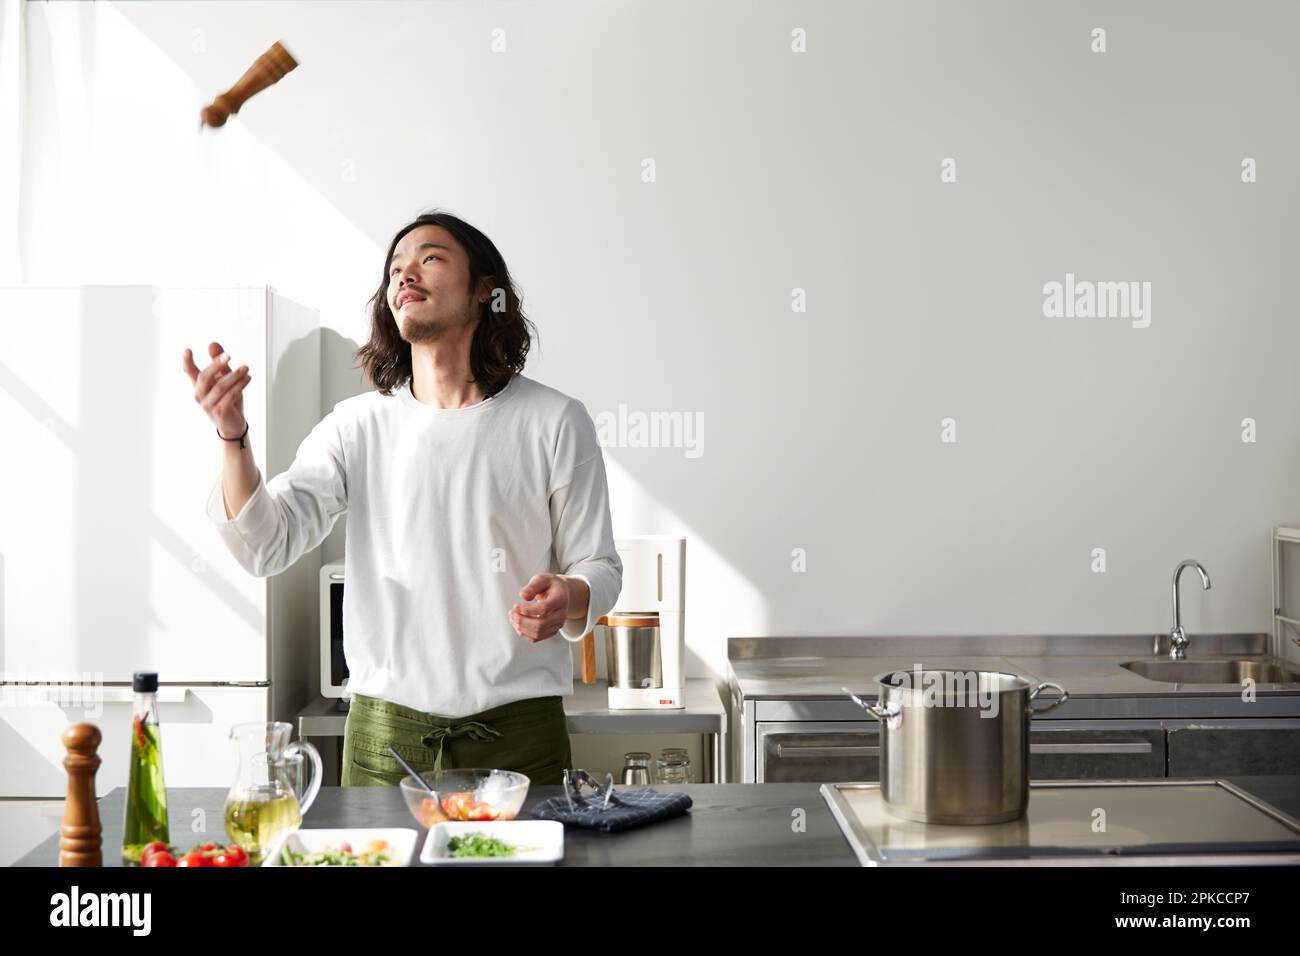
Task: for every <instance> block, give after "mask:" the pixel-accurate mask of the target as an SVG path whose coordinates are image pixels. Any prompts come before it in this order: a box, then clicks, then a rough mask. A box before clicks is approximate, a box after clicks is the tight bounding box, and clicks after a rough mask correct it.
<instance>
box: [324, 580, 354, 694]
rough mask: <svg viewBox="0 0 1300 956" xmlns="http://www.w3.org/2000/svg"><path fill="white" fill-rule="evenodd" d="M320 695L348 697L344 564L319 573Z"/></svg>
mask: <svg viewBox="0 0 1300 956" xmlns="http://www.w3.org/2000/svg"><path fill="white" fill-rule="evenodd" d="M320 692H321V694H322V695H324V696H325V697H334V698H344V697H350V696H351V695H350V694H349V693H348V662H347V660H346V659H345V658H344V656H343V562H342V561H336V562H334V563H331V564H325V565H322V566H321V569H320Z"/></svg>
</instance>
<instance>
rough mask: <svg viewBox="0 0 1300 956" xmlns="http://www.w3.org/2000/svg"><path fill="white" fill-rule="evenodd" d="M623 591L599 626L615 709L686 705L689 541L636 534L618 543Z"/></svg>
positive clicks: (666, 708) (612, 706) (616, 543)
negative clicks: (687, 546) (687, 552)
mask: <svg viewBox="0 0 1300 956" xmlns="http://www.w3.org/2000/svg"><path fill="white" fill-rule="evenodd" d="M614 546H615V548H616V550H617V551H618V556H619V560H621V561H622V562H623V590H622V591H620V592H619V595H618V600H617V601H616V602H615V604H614V608H613V610H611V611H610V612H609V613H608V614H606V615H605V616H604V617H602V618H601V619H600V621H599V622H597V624H596V627H595V628H594V630H595V632H596V636H597V638H599V637H600V636H602V635H603V636H604V641H605V672H606V680H607V682H608V685H609V708H610V710H674V709H678V710H680V709H682V708H684V707H685V706H686V700H685V689H686V604H685V601H684V597H685V591H686V539H685V538H681V537H675V536H673V535H636V536H632V537H626V538H619V539H617V540H616V541H615V542H614Z"/></svg>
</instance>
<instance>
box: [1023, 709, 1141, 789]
mask: <svg viewBox="0 0 1300 956" xmlns="http://www.w3.org/2000/svg"><path fill="white" fill-rule="evenodd" d="M1046 723H1047V722H1046V721H1039V722H1037V723H1036V725H1035V726H1034V728H1033V729H1032V730H1031V731H1030V732H1029V778H1030V779H1031V780H1106V779H1116V778H1122V779H1129V780H1144V779H1147V778H1150V777H1163V776H1164V775H1165V732H1164V731H1163V730H1160V729H1159V728H1152V729H1146V730H1138V729H1130V730H1111V729H1101V730H1079V729H1071V728H1067V727H1062V728H1061V729H1055V728H1048V727H1044V724H1046ZM1063 723H1072V722H1063ZM1076 726H1077V725H1076Z"/></svg>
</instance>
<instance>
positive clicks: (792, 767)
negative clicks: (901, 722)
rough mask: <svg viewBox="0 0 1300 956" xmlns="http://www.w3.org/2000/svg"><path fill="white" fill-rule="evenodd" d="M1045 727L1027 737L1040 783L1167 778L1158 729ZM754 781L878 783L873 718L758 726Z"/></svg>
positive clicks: (1092, 724)
mask: <svg viewBox="0 0 1300 956" xmlns="http://www.w3.org/2000/svg"><path fill="white" fill-rule="evenodd" d="M1045 723H1046V721H1044V722H1042V723H1040V724H1039V725H1038V726H1037V727H1035V728H1034V729H1033V730H1032V731H1031V732H1030V737H1029V776H1030V778H1031V779H1042V780H1098V779H1108V778H1117V777H1118V778H1125V779H1146V778H1149V777H1163V776H1165V732H1164V731H1163V730H1161V729H1160V728H1158V727H1157V728H1150V727H1133V726H1131V725H1127V724H1128V722H1123V724H1121V726H1120V727H1117V728H1114V727H1110V726H1101V727H1099V726H1098V724H1099V722H1098V721H1060V722H1059V724H1060V726H1059V727H1058V726H1051V727H1044V726H1043V724H1045ZM757 744H758V746H757V758H758V759H757V761H756V765H755V782H757V783H807V782H813V783H816V782H823V783H824V782H827V781H840V782H843V781H849V780H853V781H874V780H879V779H880V733H879V730H878V727H877V724H876V722H875V721H872V720H866V721H863V720H856V721H807V720H798V721H760V722H758V724H757Z"/></svg>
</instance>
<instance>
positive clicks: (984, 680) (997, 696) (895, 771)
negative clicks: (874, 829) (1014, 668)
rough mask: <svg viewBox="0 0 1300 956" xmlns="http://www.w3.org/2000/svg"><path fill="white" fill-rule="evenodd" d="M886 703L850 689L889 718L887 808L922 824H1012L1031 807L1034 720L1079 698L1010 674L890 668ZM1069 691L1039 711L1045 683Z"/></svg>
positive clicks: (884, 751) (884, 781) (884, 730)
mask: <svg viewBox="0 0 1300 956" xmlns="http://www.w3.org/2000/svg"><path fill="white" fill-rule="evenodd" d="M875 681H876V684H877V686H878V688H879V695H878V700H877V702H876V703H875V704H868V703H866V702H865V701H863V700H862V699H860V698H859V697H857V696H856V695H854V694H853V693H852V692H851V691H849V690H848V689H847V688H845V689H844V692H845V693H846V694H848V695H849V696H850V697H852V698H853V699H854V701H856V702H857V703H858V705H859V706H860V707H862V708H863V709H864V710H866V711H867V712H868V713H869V714H871V715H872V716H874V717H875V718H876V719H877V720H879V721H880V791H881V796H882V797H883V798H884V802H885V807H886V808H887V809H888V810H889V811H890V812H891V813H893V814H896V815H897V816H900V817H902V818H904V819H906V820H916V821H919V822H921V823H953V824H980V823H1005V822H1007V821H1008V820H1016V819H1019V818H1020V817H1022V816H1024V815H1025V810H1026V809H1028V807H1029V721H1030V719H1031V718H1032V717H1033V715H1034V714H1036V713H1037V714H1042V713H1046V712H1047V711H1049V710H1052V709H1053V708H1056V707H1059V706H1061V704H1063V703H1065V702H1066V701H1067V700H1069V697H1070V695H1069V694H1067V693H1066V691H1065V688H1063V687H1062V686H1061V685H1060V684H1053V683H1051V682H1050V681H1049V682H1044V683H1041V684H1038V685H1034V686H1032V689H1031V685H1030V683H1029V682H1028V681H1027V680H1025V679H1024V678H1022V677H1019V676H1017V675H1016V674H1007V673H1003V672H1001V671H958V670H922V669H921V668H919V667H918V668H915V669H913V670H911V671H889V672H886V673H884V674H879V675H877V676H876V678H875ZM1047 687H1052V688H1055V689H1056V690H1058V691H1060V697H1058V698H1056V699H1055V700H1053V701H1052V702H1051V703H1050V704H1049V705H1048V706H1047V707H1042V708H1039V709H1035V708H1034V706H1033V701H1034V699H1035V698H1036V697H1037V696H1038V695H1039V693H1041V692H1042V691H1043V689H1044V688H1047Z"/></svg>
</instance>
